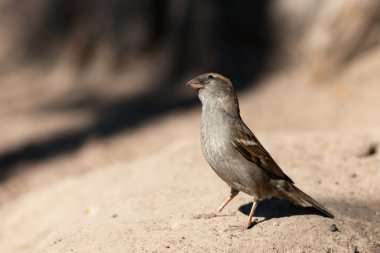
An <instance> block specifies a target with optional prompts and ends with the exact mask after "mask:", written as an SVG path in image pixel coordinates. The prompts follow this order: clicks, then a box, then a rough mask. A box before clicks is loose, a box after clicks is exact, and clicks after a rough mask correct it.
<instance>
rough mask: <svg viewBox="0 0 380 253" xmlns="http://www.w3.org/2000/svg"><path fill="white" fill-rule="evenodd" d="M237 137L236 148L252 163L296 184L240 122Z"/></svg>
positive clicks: (234, 142)
mask: <svg viewBox="0 0 380 253" xmlns="http://www.w3.org/2000/svg"><path fill="white" fill-rule="evenodd" d="M235 126H236V129H237V136H236V137H235V138H234V140H233V141H232V144H233V145H234V147H235V148H236V149H237V150H238V151H239V152H240V153H241V154H242V155H243V156H244V157H245V158H246V159H247V160H248V161H250V162H252V163H254V164H255V165H257V166H258V167H260V168H261V169H263V170H266V171H267V172H268V173H270V174H272V175H274V176H275V177H277V178H278V179H283V180H286V181H288V182H291V183H294V182H293V181H292V180H291V179H290V178H289V177H288V176H287V175H286V174H285V173H284V172H283V171H282V170H281V168H280V166H278V165H277V163H276V162H275V161H274V160H273V158H272V157H271V156H270V154H269V153H268V151H266V150H265V148H264V147H263V146H262V145H261V143H260V142H259V141H258V140H257V138H256V137H255V135H254V134H253V133H252V132H251V130H249V128H248V127H247V126H246V125H245V124H244V123H242V121H240V122H236V123H235Z"/></svg>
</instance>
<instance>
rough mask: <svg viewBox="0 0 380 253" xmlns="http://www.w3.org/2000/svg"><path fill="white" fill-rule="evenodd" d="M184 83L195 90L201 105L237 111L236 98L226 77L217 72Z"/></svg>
mask: <svg viewBox="0 0 380 253" xmlns="http://www.w3.org/2000/svg"><path fill="white" fill-rule="evenodd" d="M186 85H189V86H190V87H191V88H193V89H194V90H196V91H197V93H198V97H199V99H200V100H201V102H202V105H203V106H211V107H213V108H214V109H224V110H226V111H236V112H237V113H238V111H239V104H238V100H237V97H236V94H235V91H234V88H233V86H232V83H231V81H230V80H229V79H228V78H226V77H224V76H222V75H220V74H217V73H206V74H203V75H200V76H197V77H196V78H194V79H192V80H190V81H189V82H187V83H186Z"/></svg>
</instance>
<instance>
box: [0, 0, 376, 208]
mask: <svg viewBox="0 0 380 253" xmlns="http://www.w3.org/2000/svg"><path fill="white" fill-rule="evenodd" d="M379 25H380V2H379V1H377V0H334V1H327V0H325V1H320V0H285V1H284V0H268V1H259V0H258V1H241V0H237V1H190V0H176V1H171V0H140V1H131V0H110V1H99V0H96V1H87V0H79V1H78V0H75V1H74V0H34V1H27V0H12V1H11V0H1V1H0V139H1V141H0V203H1V202H2V201H5V200H7V199H9V198H10V197H12V196H17V195H18V194H20V192H23V191H25V190H27V189H28V187H32V186H33V185H34V186H35V185H39V184H42V183H45V182H50V181H52V180H54V179H57V178H60V177H62V176H67V175H73V174H78V173H83V172H85V171H87V170H89V169H94V168H98V167H100V166H101V165H104V164H108V163H112V162H115V161H116V162H117V161H118V160H120V159H134V158H136V157H139V156H140V157H141V156H144V155H145V154H146V153H148V152H153V151H154V150H157V149H159V148H160V147H162V146H164V145H166V144H167V142H168V141H169V140H172V139H175V138H176V137H178V135H176V134H175V133H173V130H174V129H175V128H176V127H177V126H178V124H179V125H180V123H179V122H177V121H176V119H177V118H178V117H177V115H182V114H184V113H187V112H189V110H191V108H192V107H193V106H198V107H199V103H198V101H197V98H196V96H195V95H194V93H193V92H192V91H191V90H188V89H187V88H186V87H184V83H185V82H186V81H187V80H189V79H191V78H192V77H194V76H196V75H198V74H201V73H204V72H219V73H221V74H224V75H226V76H228V77H229V78H230V79H232V80H233V82H234V84H235V87H236V89H237V90H238V91H239V94H241V95H242V96H243V98H244V97H245V96H249V95H245V94H251V93H250V92H252V93H255V94H259V93H260V92H262V93H263V94H264V95H263V98H262V100H260V98H257V100H256V101H264V100H265V103H266V104H272V102H273V105H269V107H268V108H267V109H265V108H266V107H265V108H263V106H262V105H263V104H265V103H264V102H263V103H262V104H260V103H259V102H258V104H256V107H255V106H250V104H249V101H251V100H250V99H246V100H244V101H246V102H243V105H244V104H245V105H246V108H247V110H248V112H247V113H246V115H247V116H248V117H250V116H252V115H255V114H256V115H257V117H258V118H260V117H261V116H260V115H264V114H265V113H267V115H268V114H271V113H273V112H274V111H276V109H277V112H278V114H277V115H279V117H283V118H284V119H282V120H281V122H282V123H283V124H284V127H285V128H288V129H300V128H304V129H309V130H310V129H311V130H312V129H328V128H330V127H331V126H333V125H334V124H338V125H339V124H340V125H339V126H340V127H344V126H347V125H350V124H351V123H352V124H353V125H351V126H359V127H362V126H375V125H377V123H379V120H378V119H377V118H378V117H376V115H377V109H376V108H378V107H376V105H374V104H368V103H369V102H368V103H367V104H365V105H363V104H362V103H363V101H366V100H367V101H370V102H373V101H377V97H378V95H379V88H378V85H380V83H379V80H380V76H379V73H378V72H379V69H380V68H379V66H380V65H379V63H380V62H379V60H378V59H379V58H380V57H379V56H380V54H379V45H380V44H379V43H380V29H379V28H380V26H379ZM366 70H367V72H365V71H366ZM358 71H359V72H358ZM360 71H361V72H360ZM363 71H364V72H363ZM360 73H361V74H360ZM363 73H364V74H363ZM279 76H280V78H279ZM358 76H359V77H360V78H358ZM355 78H357V79H355ZM348 79H349V80H350V81H352V80H353V81H352V83H351V82H350V81H347V80H348ZM346 81H347V82H348V83H349V84H348V85H347V84H346V83H347V82H346ZM273 83H280V85H277V86H274V87H277V88H273V89H274V91H273V92H270V91H268V90H267V88H266V87H265V86H270V85H272V86H273V85H275V84H273ZM368 83H370V84H368ZM326 87H327V88H326ZM347 87H349V88H347ZM326 89H327V92H328V94H333V95H331V96H330V95H328V96H327V95H326V96H327V97H328V99H330V98H331V97H332V100H333V101H334V102H331V101H330V100H328V99H327V100H326V96H324V95H320V92H321V90H322V91H323V92H326ZM347 89H348V90H349V91H347ZM265 94H266V95H265ZM318 94H319V95H318ZM347 94H348V95H347ZM296 97H301V98H299V99H298V100H297V98H296ZM369 98H370V99H369ZM302 99H303V100H302ZM313 99H314V100H313ZM252 101H253V100H252ZM300 101H303V102H304V104H300ZM329 101H330V102H329ZM329 103H330V104H329ZM331 103H332V106H333V108H335V109H331V108H332V107H330V105H331ZM287 104H290V105H292V106H290V107H289V106H287ZM260 105H261V107H260ZM301 106H303V110H302V112H300V111H299V110H297V108H298V109H299V108H301ZM342 108H343V109H342ZM247 110H246V111H247ZM257 110H259V112H257ZM271 110H272V111H271ZM260 113H261V114H260ZM350 113H353V115H354V116H350ZM198 114H199V108H197V110H196V111H194V115H198ZM274 114H275V113H274ZM170 115H172V117H170ZM173 115H174V116H173ZM361 115H365V116H361ZM341 116H344V117H345V119H347V120H342V121H339V122H336V120H337V118H339V117H341ZM356 116H357V117H356ZM326 117H327V118H326ZM264 118H265V116H263V117H262V119H264ZM266 118H267V119H268V120H267V121H265V120H262V122H266V123H256V127H257V128H258V129H265V128H267V127H269V128H271V127H272V128H276V127H277V128H280V126H278V122H276V121H275V119H272V118H273V117H271V116H266ZM161 119H168V120H171V128H163V129H162V130H160V131H158V130H157V128H156V131H158V132H157V133H156V134H157V135H159V136H156V137H152V136H155V135H154V134H151V135H144V131H148V130H146V129H147V128H148V127H151V126H152V124H153V126H157V125H159V124H161V123H160V122H161V121H160V120H161ZM313 119H314V121H313ZM191 120H193V121H194V120H195V121H197V120H198V118H197V117H192V118H191ZM310 120H311V121H310ZM248 121H249V120H248ZM252 122H255V121H254V120H252ZM284 122H285V123H284ZM286 122H290V123H289V124H286ZM308 122H309V123H308ZM197 124H198V123H197ZM154 128H155V127H154ZM158 128H159V127H158ZM165 129H166V130H165ZM198 130H199V129H192V131H198ZM152 131H153V132H154V130H152ZM178 131H182V132H181V134H186V129H185V126H183V129H181V130H178ZM38 171H43V172H44V173H43V174H38V175H39V176H38V177H37V176H33V175H36V173H38ZM41 175H43V176H41Z"/></svg>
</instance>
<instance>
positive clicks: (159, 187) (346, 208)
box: [0, 52, 380, 253]
mask: <svg viewBox="0 0 380 253" xmlns="http://www.w3.org/2000/svg"><path fill="white" fill-rule="evenodd" d="M379 55H380V52H377V53H372V55H370V56H366V57H365V58H364V59H363V60H361V61H359V62H357V63H356V66H351V67H349V68H348V69H347V70H346V71H345V72H344V73H342V74H341V75H340V76H337V77H335V78H334V79H333V80H330V81H327V82H325V83H321V84H313V83H311V81H310V80H309V79H308V77H307V75H306V74H302V73H304V72H302V70H297V69H296V70H289V71H285V72H283V73H278V74H277V75H275V76H272V77H270V78H267V79H263V80H261V81H260V82H261V85H258V86H256V87H255V88H252V89H250V90H247V91H245V92H244V93H241V94H239V98H240V101H241V111H242V117H243V118H244V119H245V121H246V123H247V124H248V125H249V126H250V127H251V129H253V130H254V132H255V133H256V135H257V137H258V138H259V139H260V140H261V142H262V143H263V145H264V146H265V147H266V148H267V150H268V151H269V152H270V153H271V154H272V156H273V157H274V158H275V160H276V161H277V162H278V163H279V164H280V166H281V167H282V168H283V170H284V171H285V172H286V173H287V174H288V175H289V176H290V177H291V178H292V179H293V180H294V182H295V183H296V185H297V186H298V187H300V188H301V189H302V190H304V191H305V192H307V193H308V194H310V195H311V196H312V197H314V198H315V199H317V200H318V201H320V202H321V203H323V204H324V205H326V206H327V207H328V208H329V209H330V210H331V211H332V212H333V213H334V214H335V216H336V217H335V219H328V218H325V217H323V216H321V215H319V214H318V212H316V211H315V210H313V209H311V208H300V207H296V206H294V205H292V204H290V203H287V202H284V201H279V200H270V201H264V202H262V203H261V204H260V205H259V207H258V209H257V215H256V216H257V218H258V224H256V225H255V226H254V227H253V228H251V229H249V230H247V229H245V224H246V222H247V219H248V216H247V215H248V213H247V212H249V208H250V205H251V198H250V196H248V195H245V194H242V193H240V194H239V195H238V196H237V197H236V198H235V199H234V200H233V201H232V202H231V203H230V204H229V205H228V206H227V207H226V209H225V210H224V211H223V212H222V213H220V214H217V215H214V213H215V211H216V208H217V207H218V205H219V204H220V203H221V202H222V201H223V200H224V198H225V197H227V196H228V193H229V189H228V187H227V186H226V185H225V183H223V182H222V181H221V180H220V179H219V178H218V177H217V176H216V175H215V174H214V172H213V171H212V170H211V169H210V168H209V166H208V164H207V163H206V161H205V160H204V159H203V157H202V154H201V149H200V141H199V118H200V106H197V107H195V108H192V109H188V110H178V111H174V112H172V113H170V114H168V115H165V116H164V117H161V118H159V119H155V120H152V121H151V122H148V124H146V125H145V126H142V127H140V128H138V129H135V130H130V131H127V132H124V133H122V134H120V135H118V136H115V137H112V138H110V139H107V140H103V141H93V142H89V143H87V144H86V145H83V146H82V147H81V148H80V150H78V151H75V152H73V153H69V154H65V155H63V156H61V157H59V158H55V159H51V160H48V161H45V162H43V163H35V164H33V165H29V166H31V168H29V169H28V170H21V172H20V173H19V174H17V175H15V176H13V177H11V178H10V179H9V180H8V181H7V182H5V183H3V186H2V188H0V192H1V194H3V201H2V203H1V205H0V220H1V226H0V252H15V253H21V252H31V251H34V252H181V251H182V252H358V251H359V252H380V187H379V183H378V182H379V181H380V154H379V152H377V145H378V143H380V127H379V126H380V117H379V108H380V99H379V98H380V86H379V82H380V78H379V77H378V76H376V75H374V72H375V70H376V69H377V68H378V66H379V64H380V62H379V60H378V59H380V57H379ZM5 116H6V115H5ZM41 117H43V116H41ZM14 120H15V121H17V119H14ZM23 120H28V119H23ZM12 131H15V130H12V129H11V130H10V132H9V133H10V135H11V134H12V133H14V132H12ZM9 142H11V138H10V137H9ZM333 224H335V226H336V227H337V229H333V227H332V226H333Z"/></svg>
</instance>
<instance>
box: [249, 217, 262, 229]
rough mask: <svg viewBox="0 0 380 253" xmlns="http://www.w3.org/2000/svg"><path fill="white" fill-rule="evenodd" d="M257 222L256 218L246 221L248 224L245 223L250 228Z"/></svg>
mask: <svg viewBox="0 0 380 253" xmlns="http://www.w3.org/2000/svg"><path fill="white" fill-rule="evenodd" d="M257 223H259V220H258V219H254V220H253V221H249V222H248V225H247V227H246V228H247V229H251V228H252V227H253V226H254V225H256V224H257Z"/></svg>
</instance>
